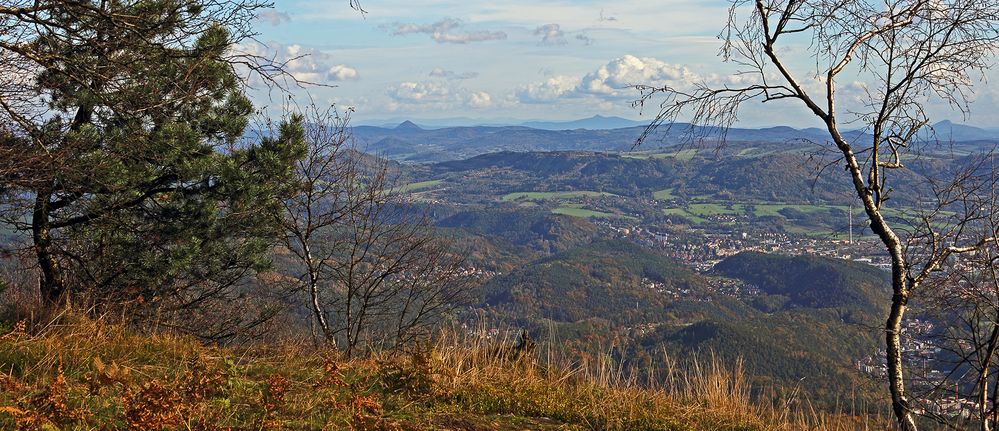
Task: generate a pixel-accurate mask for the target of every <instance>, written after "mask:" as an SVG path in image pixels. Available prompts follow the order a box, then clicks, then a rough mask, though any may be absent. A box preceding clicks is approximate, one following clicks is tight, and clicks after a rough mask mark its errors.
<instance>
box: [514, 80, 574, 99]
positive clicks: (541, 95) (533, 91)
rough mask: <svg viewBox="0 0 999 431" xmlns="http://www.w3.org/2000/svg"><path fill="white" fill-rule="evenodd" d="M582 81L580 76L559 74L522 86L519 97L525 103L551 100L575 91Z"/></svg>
mask: <svg viewBox="0 0 999 431" xmlns="http://www.w3.org/2000/svg"><path fill="white" fill-rule="evenodd" d="M581 81H582V80H581V79H580V78H578V77H572V76H565V75H559V76H555V77H552V78H548V79H547V80H545V81H543V82H539V83H535V84H528V85H527V86H524V87H522V88H521V89H520V90H519V91H518V92H517V97H518V99H520V101H521V102H524V103H543V102H551V101H553V100H555V99H558V98H560V97H562V96H564V95H566V94H568V93H570V92H573V91H575V89H576V88H577V87H579V84H580V82H581Z"/></svg>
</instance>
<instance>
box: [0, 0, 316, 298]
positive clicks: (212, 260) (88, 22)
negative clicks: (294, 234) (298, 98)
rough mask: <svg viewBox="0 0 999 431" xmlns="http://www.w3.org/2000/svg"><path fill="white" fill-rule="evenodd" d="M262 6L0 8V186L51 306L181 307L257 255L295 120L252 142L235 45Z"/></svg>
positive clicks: (199, 2) (202, 1)
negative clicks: (123, 303)
mask: <svg viewBox="0 0 999 431" xmlns="http://www.w3.org/2000/svg"><path fill="white" fill-rule="evenodd" d="M263 6H264V5H263V4H260V3H256V2H253V1H252V0H251V1H236V2H231V1H217V0H214V1H213V0H86V1H62V0H41V1H33V2H24V5H23V6H20V7H19V6H11V7H7V6H4V7H0V58H3V59H5V60H9V61H5V62H2V63H4V65H3V66H0V119H2V123H5V124H4V126H0V159H3V161H0V180H2V181H0V184H3V187H0V189H2V190H0V194H2V195H3V196H6V198H7V202H5V203H4V206H3V210H4V211H5V212H6V213H7V219H8V220H9V221H11V222H13V223H14V224H15V225H16V226H17V227H19V228H21V230H22V231H24V232H30V236H31V244H32V246H33V248H34V255H35V257H36V258H37V262H38V267H39V270H40V273H41V279H42V280H41V282H40V294H41V296H42V297H43V298H44V299H45V300H46V301H47V302H48V303H51V304H56V303H62V302H65V301H66V300H68V298H69V297H70V296H75V295H76V294H83V293H85V294H88V295H87V296H88V297H89V298H92V299H95V300H96V301H97V302H98V303H105V302H108V301H110V300H115V301H117V300H128V301H133V302H135V303H142V304H158V305H168V306H170V307H184V306H191V305H197V304H199V303H202V302H203V301H204V300H205V299H206V298H209V297H217V296H218V295H230V294H238V292H236V290H234V289H235V288H234V286H235V285H236V282H237V281H239V280H240V279H241V278H243V277H244V276H245V275H246V274H248V273H249V271H252V270H254V269H260V268H262V267H263V265H265V264H266V259H265V258H264V257H265V255H266V251H267V250H268V248H269V245H270V243H271V241H272V239H273V238H274V235H275V233H276V230H275V226H274V223H273V219H274V218H273V217H272V216H270V215H269V214H270V213H272V212H274V211H277V207H276V205H278V203H279V202H280V199H281V196H282V193H283V192H284V189H285V188H286V184H288V182H289V181H288V179H289V178H290V177H289V176H290V175H291V167H292V165H293V163H294V161H295V160H296V159H297V158H299V157H300V156H301V154H302V152H303V150H304V147H303V146H302V125H301V123H300V122H297V123H296V122H294V121H293V122H289V123H287V124H285V125H284V126H283V127H282V128H281V135H280V136H274V137H271V138H268V139H263V140H262V141H261V142H259V143H255V144H250V143H246V142H244V141H243V140H242V136H243V134H244V130H245V129H246V128H247V125H248V122H249V118H250V116H251V115H252V112H253V106H252V104H251V103H250V101H249V99H248V98H247V97H246V96H245V94H244V92H243V88H244V82H243V80H242V79H241V75H240V74H239V70H238V69H239V68H238V66H239V63H240V62H241V61H242V60H241V59H240V58H239V57H235V56H233V54H232V53H233V47H234V46H235V45H236V44H237V43H238V42H240V41H242V40H244V39H245V38H246V37H247V36H248V35H249V25H250V21H251V20H252V19H253V17H254V16H255V14H256V11H257V10H258V9H259V8H261V7H263Z"/></svg>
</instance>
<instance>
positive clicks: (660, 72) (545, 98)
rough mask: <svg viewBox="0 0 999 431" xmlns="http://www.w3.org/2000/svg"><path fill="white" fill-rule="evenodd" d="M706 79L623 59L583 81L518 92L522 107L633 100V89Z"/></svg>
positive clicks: (558, 81)
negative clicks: (557, 102) (561, 101)
mask: <svg viewBox="0 0 999 431" xmlns="http://www.w3.org/2000/svg"><path fill="white" fill-rule="evenodd" d="M726 79H727V78H722V77H719V76H714V75H712V76H709V77H708V80H709V81H712V82H729V81H726ZM704 80H705V78H704V77H702V76H700V75H698V74H697V73H695V72H694V71H693V70H691V69H690V68H688V67H687V66H683V65H675V64H670V63H666V62H664V61H661V60H658V59H655V58H652V57H636V56H633V55H625V56H624V57H621V58H617V59H614V60H611V61H610V62H608V63H606V64H604V65H602V66H600V67H599V68H597V70H595V71H593V72H590V73H587V74H585V75H583V76H582V77H574V76H566V75H560V76H555V77H552V78H549V79H547V80H545V81H542V82H539V83H534V84H529V85H526V86H524V87H521V88H520V90H518V91H517V97H518V99H519V100H520V101H521V102H523V103H540V102H551V101H554V100H556V99H560V98H564V97H597V98H601V99H623V98H633V97H635V96H636V94H637V93H636V92H635V90H634V89H633V88H631V87H632V86H633V85H636V84H655V85H668V86H670V87H673V88H679V89H683V88H689V87H691V86H692V85H694V84H696V83H698V82H701V81H704Z"/></svg>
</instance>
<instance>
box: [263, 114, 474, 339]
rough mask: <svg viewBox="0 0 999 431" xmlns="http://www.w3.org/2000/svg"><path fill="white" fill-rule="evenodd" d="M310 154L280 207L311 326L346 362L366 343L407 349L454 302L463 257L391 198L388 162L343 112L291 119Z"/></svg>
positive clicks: (398, 197) (400, 198) (397, 196)
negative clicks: (363, 146)
mask: <svg viewBox="0 0 999 431" xmlns="http://www.w3.org/2000/svg"><path fill="white" fill-rule="evenodd" d="M293 123H301V124H302V125H303V126H304V129H303V133H304V136H303V139H304V142H305V144H306V147H307V151H306V156H305V157H304V158H303V159H302V160H301V161H299V163H298V166H297V169H296V171H297V177H298V187H297V191H296V193H295V194H294V195H293V196H292V198H290V199H288V200H287V201H286V202H285V207H284V213H283V215H282V216H283V224H284V229H285V231H286V236H285V241H284V244H285V247H286V248H287V249H288V250H289V251H290V252H291V253H292V255H293V256H294V257H295V261H296V262H297V264H298V266H300V267H301V268H302V273H301V274H297V275H296V278H297V279H299V280H301V283H302V288H303V290H304V291H305V292H307V293H308V296H309V308H310V309H311V312H312V315H313V318H314V322H315V324H316V325H317V326H318V327H319V329H320V331H321V332H322V335H323V338H324V339H325V340H326V342H327V343H329V344H330V345H332V346H334V347H339V348H340V349H341V350H342V351H343V352H345V353H346V354H347V355H351V354H353V353H354V352H355V350H356V349H357V348H358V347H359V345H361V344H362V343H388V344H389V345H390V346H400V345H404V344H408V343H410V342H411V341H413V340H415V339H416V338H417V337H419V336H421V335H425V332H424V331H425V330H427V329H429V327H430V325H431V324H433V323H434V322H435V321H436V320H437V319H439V318H440V317H441V316H442V315H443V314H444V313H446V312H447V311H448V310H450V309H451V307H453V306H455V305H456V304H457V300H458V297H459V295H460V294H461V293H462V290H463V289H462V284H461V283H460V277H459V273H460V270H461V263H462V259H460V258H459V257H458V256H457V255H456V254H455V253H453V252H452V250H451V248H452V244H451V243H450V241H448V240H446V239H444V238H442V237H440V236H438V235H435V233H434V232H433V230H432V226H431V224H430V221H429V219H427V218H426V217H425V216H424V215H423V214H422V213H421V212H420V211H418V210H417V209H416V208H414V207H413V206H412V205H411V204H410V203H409V202H407V200H406V195H405V194H402V193H397V192H396V191H395V190H394V189H393V186H392V181H391V169H390V166H389V165H388V163H387V162H385V161H384V160H380V159H376V158H374V157H371V156H368V155H365V154H363V153H361V152H359V151H358V150H357V148H356V147H355V145H354V141H353V140H352V139H351V135H350V131H349V128H348V123H349V112H347V113H344V114H343V115H341V114H340V113H339V112H337V111H336V110H335V109H333V108H330V109H329V110H325V111H320V110H318V109H316V108H315V107H314V106H312V107H309V108H307V109H306V110H305V112H304V114H296V115H293V116H292V118H291V121H290V122H286V123H285V124H284V125H282V126H281V127H289V125H290V124H293Z"/></svg>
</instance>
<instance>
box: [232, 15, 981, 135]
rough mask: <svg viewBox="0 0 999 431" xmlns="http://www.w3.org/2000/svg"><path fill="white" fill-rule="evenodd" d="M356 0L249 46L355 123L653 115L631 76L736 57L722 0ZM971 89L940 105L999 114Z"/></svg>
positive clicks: (691, 77) (651, 76) (776, 113)
mask: <svg viewBox="0 0 999 431" xmlns="http://www.w3.org/2000/svg"><path fill="white" fill-rule="evenodd" d="M360 1H361V6H362V7H363V9H364V10H365V13H360V12H358V11H357V10H354V9H351V8H350V7H349V5H348V0H318V1H316V0H309V1H307V0H276V1H275V5H274V8H273V9H269V10H266V11H263V12H262V13H260V14H259V15H258V18H257V23H256V29H257V31H258V33H259V35H258V36H257V37H256V39H257V42H247V43H244V45H245V46H244V48H245V49H246V50H248V51H250V52H253V53H258V54H261V55H266V56H268V57H273V58H275V59H277V60H281V61H288V60H290V61H289V63H288V64H287V69H288V71H289V72H290V73H292V74H293V75H294V76H295V77H296V78H298V79H299V80H301V81H305V82H310V83H313V84H317V85H307V86H306V88H303V89H295V90H294V91H293V93H294V94H295V97H296V98H297V99H299V100H304V99H305V98H310V99H311V100H314V101H315V102H316V103H317V104H319V105H326V104H335V105H336V106H337V107H338V108H340V109H348V108H350V109H353V114H352V115H353V119H354V123H355V124H382V123H387V122H393V121H399V120H401V119H411V120H414V121H416V122H417V123H419V122H420V120H424V121H429V120H438V121H440V120H447V119H470V120H474V121H473V122H477V123H483V124H489V123H514V122H517V121H528V120H542V121H559V120H572V119H579V118H585V117H590V116H594V115H604V116H620V117H625V118H629V119H635V120H651V119H652V117H654V115H655V113H656V112H657V110H658V107H657V106H651V107H646V108H644V109H639V108H636V107H635V106H633V102H634V101H635V100H636V99H637V98H638V93H637V91H635V90H634V89H632V88H629V87H628V86H629V85H633V84H657V85H662V84H664V83H669V84H671V85H686V84H690V83H693V82H699V81H709V82H722V83H724V82H728V80H731V79H733V78H732V76H733V73H734V72H735V70H736V69H735V67H734V66H733V65H731V64H727V63H725V62H723V61H722V59H721V58H720V57H718V52H719V49H720V47H721V41H720V40H719V39H718V37H717V36H718V34H719V32H720V31H721V29H722V28H723V27H724V25H725V21H726V19H727V16H728V15H727V8H728V2H727V1H725V0H666V1H663V0H618V1H613V2H609V1H594V0H574V1H568V0H560V1H548V0H505V1H489V2H486V1H479V0H427V1H410V0H360ZM788 49H789V50H790V51H789V54H790V56H791V57H792V58H794V54H795V52H794V50H795V49H796V48H795V47H794V46H791V47H789V48H788ZM800 49H801V50H802V51H803V50H804V47H800ZM801 57H802V58H803V60H802V59H798V60H799V63H801V64H805V63H807V57H805V56H801ZM844 87H845V88H850V87H853V88H854V89H856V90H857V91H860V90H859V89H861V88H862V87H863V83H862V82H853V83H846V84H845V85H844ZM252 94H253V97H254V99H255V101H256V103H257V104H258V105H260V106H266V107H273V106H279V105H280V104H281V103H282V102H281V100H278V99H279V98H278V96H275V94H274V92H266V91H263V90H260V89H258V91H255V92H253V93H252ZM976 98H977V101H976V102H975V104H974V105H973V107H972V112H973V114H972V116H971V117H968V118H964V117H962V116H961V114H959V113H957V114H955V113H953V112H951V111H950V109H949V108H947V107H945V106H934V107H931V112H932V113H933V114H934V118H935V119H941V120H943V119H951V120H954V121H956V122H962V123H968V124H974V125H978V126H984V127H993V126H996V127H999V91H997V90H993V89H991V88H990V87H989V85H988V84H987V83H981V84H978V85H976ZM445 122H447V121H445ZM455 122H457V120H455ZM739 125H740V126H745V127H764V126H777V125H790V126H795V127H810V126H817V125H818V123H817V121H816V120H815V119H814V118H812V117H810V116H809V115H808V113H807V112H805V111H804V110H803V109H802V108H801V106H799V105H798V104H795V103H791V102H786V101H785V102H776V103H768V104H766V105H759V104H751V105H747V106H746V108H745V109H743V110H742V112H741V114H740V123H739Z"/></svg>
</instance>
